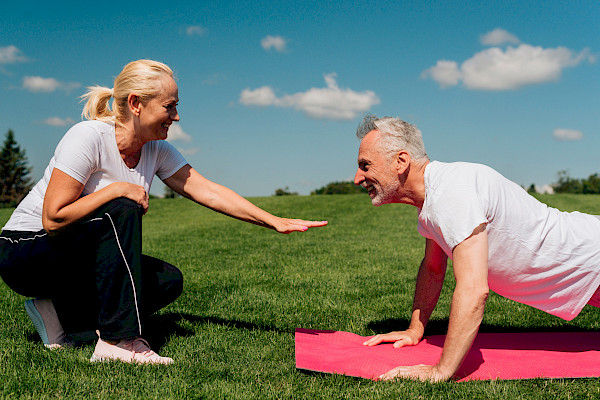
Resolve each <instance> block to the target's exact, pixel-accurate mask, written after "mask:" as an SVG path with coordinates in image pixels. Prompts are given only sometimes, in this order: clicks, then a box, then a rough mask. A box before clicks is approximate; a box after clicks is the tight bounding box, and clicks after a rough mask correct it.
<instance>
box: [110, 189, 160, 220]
mask: <svg viewBox="0 0 600 400" xmlns="http://www.w3.org/2000/svg"><path fill="white" fill-rule="evenodd" d="M106 189H107V190H112V191H113V193H114V194H113V196H114V198H115V199H117V198H119V197H126V198H128V199H129V200H133V201H135V202H136V203H138V204H139V205H140V206H142V208H143V209H144V214H146V212H147V211H148V206H149V201H150V197H149V196H148V193H147V192H146V190H145V189H144V188H143V187H142V186H140V185H136V184H133V183H128V182H115V183H111V184H110V185H108V186H107V187H106Z"/></svg>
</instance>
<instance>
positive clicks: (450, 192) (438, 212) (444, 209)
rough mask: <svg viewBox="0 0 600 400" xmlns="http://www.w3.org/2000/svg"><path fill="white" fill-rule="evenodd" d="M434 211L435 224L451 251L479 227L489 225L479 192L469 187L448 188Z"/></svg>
mask: <svg viewBox="0 0 600 400" xmlns="http://www.w3.org/2000/svg"><path fill="white" fill-rule="evenodd" d="M432 211H433V213H432V216H433V218H432V219H433V222H434V224H435V225H437V226H438V227H439V229H440V231H441V234H442V236H443V237H444V241H445V242H446V244H447V245H448V246H449V248H450V249H454V247H456V246H457V245H458V244H460V243H462V242H463V241H464V240H465V239H467V238H468V237H469V236H471V235H472V234H473V231H474V230H475V228H477V227H478V226H479V225H481V224H484V223H488V220H487V217H486V214H485V210H484V209H483V207H482V204H481V201H480V199H479V197H478V195H477V192H476V191H475V189H474V188H472V187H469V186H467V185H456V186H452V187H449V188H446V190H445V191H444V193H442V194H441V195H440V196H439V198H438V199H437V202H436V204H435V205H433V206H432Z"/></svg>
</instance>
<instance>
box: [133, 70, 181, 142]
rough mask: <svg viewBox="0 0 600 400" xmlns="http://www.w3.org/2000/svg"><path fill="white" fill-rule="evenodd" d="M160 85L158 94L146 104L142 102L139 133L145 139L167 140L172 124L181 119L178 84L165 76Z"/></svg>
mask: <svg viewBox="0 0 600 400" xmlns="http://www.w3.org/2000/svg"><path fill="white" fill-rule="evenodd" d="M159 85H160V86H161V90H160V91H159V93H158V95H157V96H156V97H153V98H152V99H151V100H150V101H148V102H147V103H146V104H143V103H142V104H140V109H139V110H140V113H139V124H140V125H139V128H140V133H139V134H140V135H141V136H142V138H143V140H144V141H150V140H165V139H166V138H167V136H168V132H169V127H170V126H171V124H172V123H173V122H176V121H179V113H178V112H177V103H178V102H179V96H178V88H177V84H176V83H175V81H174V80H173V78H171V77H165V78H163V79H162V80H161V81H160V83H159Z"/></svg>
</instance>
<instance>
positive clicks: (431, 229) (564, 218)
mask: <svg viewBox="0 0 600 400" xmlns="http://www.w3.org/2000/svg"><path fill="white" fill-rule="evenodd" d="M481 224H486V230H487V234H488V246H489V253H488V284H489V287H490V289H491V290H493V291H494V292H496V293H498V294H500V295H501V296H504V297H507V298H509V299H512V300H515V301H518V302H520V303H524V304H528V305H530V306H532V307H535V308H538V309H540V310H543V311H545V312H547V313H550V314H553V315H556V316H558V317H560V318H563V319H565V320H572V319H573V318H575V317H576V316H577V315H578V314H579V312H580V311H581V309H582V308H583V307H584V306H585V305H586V304H587V302H588V300H589V299H590V298H591V297H592V295H593V294H594V292H595V291H596V289H597V288H598V286H599V285H600V219H598V218H596V217H595V216H592V215H588V214H583V213H580V212H571V213H568V212H561V211H559V210H557V209H555V208H551V207H548V206H546V205H545V204H543V203H541V202H539V201H538V200H537V199H535V198H534V197H532V196H530V195H529V194H528V193H527V192H526V191H525V190H524V189H523V188H522V187H520V186H519V185H517V184H515V183H514V182H511V181H509V180H508V179H506V178H505V177H503V176H502V175H500V174H499V173H498V172H496V171H494V170H493V169H491V168H489V167H486V166H484V165H480V164H471V163H462V162H458V163H442V162H437V161H434V162H431V163H429V164H428V165H427V167H426V168H425V201H424V203H423V207H422V208H421V209H420V210H419V226H418V231H419V233H420V234H421V235H422V236H424V237H426V238H429V239H432V240H434V241H435V242H436V243H437V244H438V245H439V246H440V247H441V248H442V249H443V250H444V252H445V253H446V254H447V255H448V257H449V258H450V259H452V250H453V249H454V247H456V245H458V244H460V243H461V242H462V241H464V240H465V239H467V238H468V237H469V236H471V234H472V233H473V231H474V230H475V228H477V227H478V226H479V225H481Z"/></svg>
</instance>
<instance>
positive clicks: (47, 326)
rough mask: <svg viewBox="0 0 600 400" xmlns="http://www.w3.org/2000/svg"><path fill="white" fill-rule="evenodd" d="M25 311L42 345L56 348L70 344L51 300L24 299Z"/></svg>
mask: <svg viewBox="0 0 600 400" xmlns="http://www.w3.org/2000/svg"><path fill="white" fill-rule="evenodd" d="M25 311H27V315H29V318H30V319H31V321H32V322H33V326H35V330H36V331H37V333H38V335H40V338H41V339H42V342H43V343H44V346H46V347H47V348H49V349H57V348H61V347H63V346H68V345H70V344H71V342H70V341H69V340H68V339H67V337H66V335H65V331H64V330H63V328H62V325H61V324H60V321H59V320H58V315H56V310H55V309H54V305H53V304H52V300H49V299H35V300H25Z"/></svg>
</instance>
